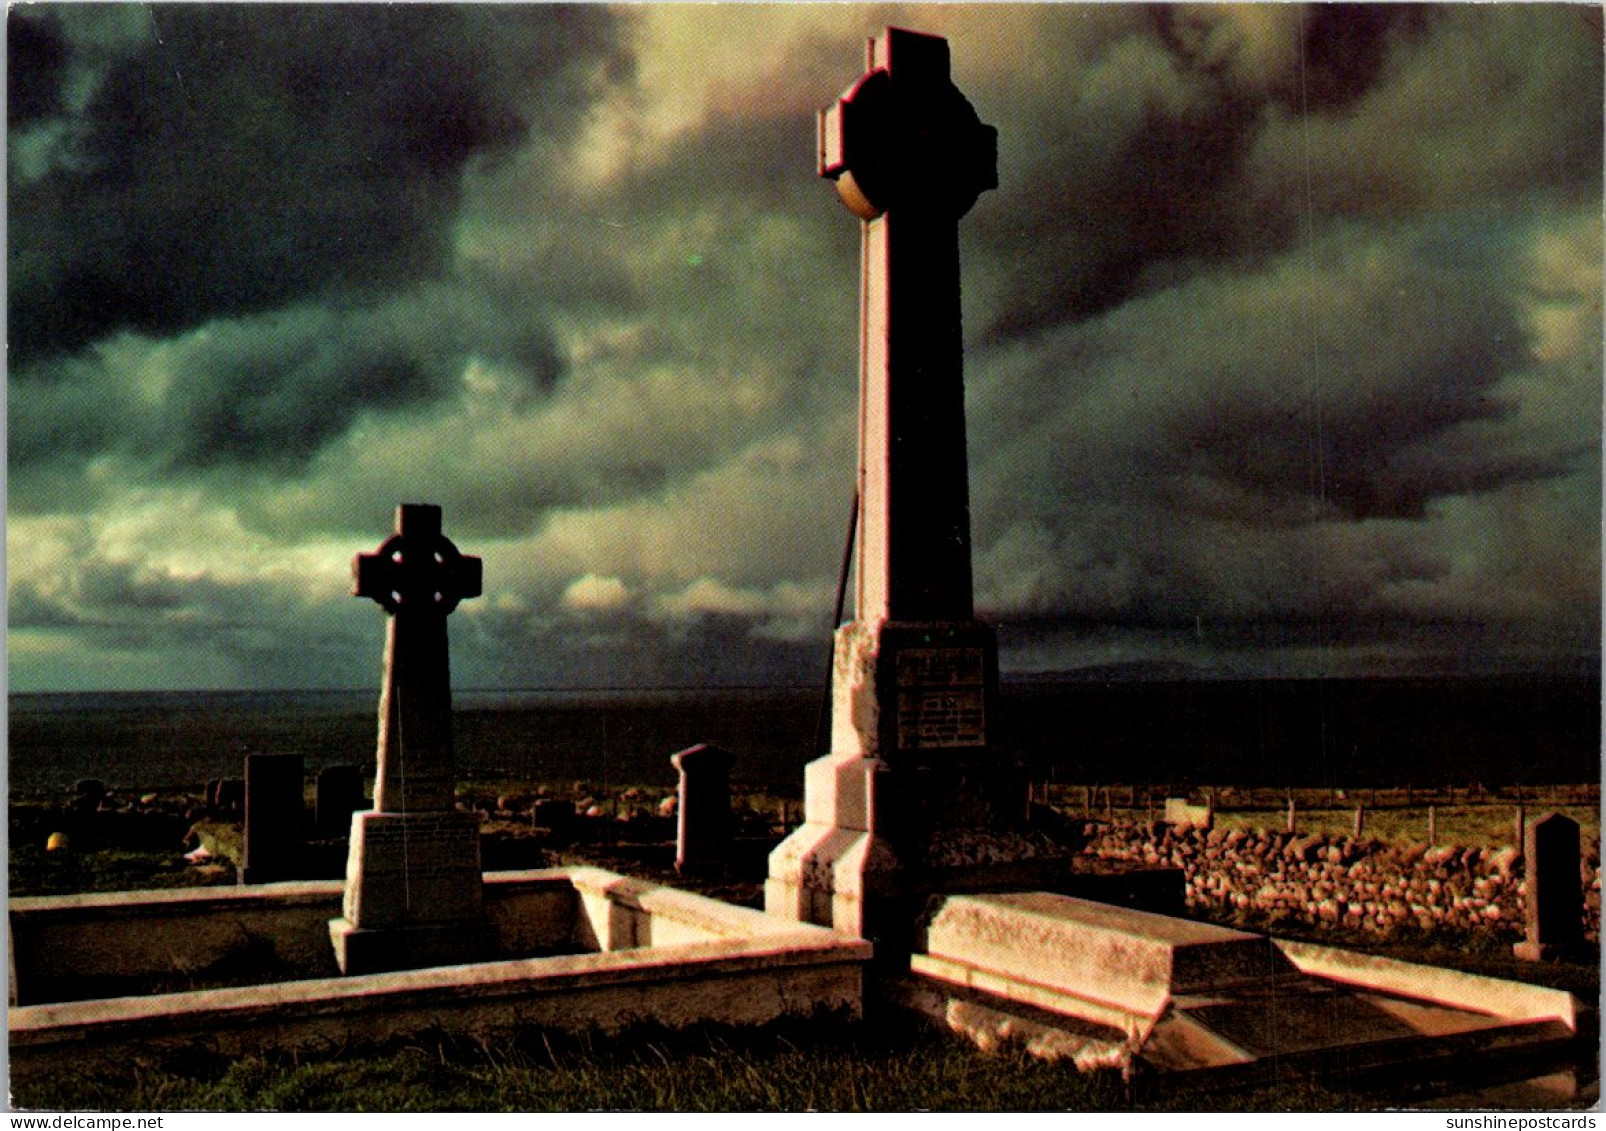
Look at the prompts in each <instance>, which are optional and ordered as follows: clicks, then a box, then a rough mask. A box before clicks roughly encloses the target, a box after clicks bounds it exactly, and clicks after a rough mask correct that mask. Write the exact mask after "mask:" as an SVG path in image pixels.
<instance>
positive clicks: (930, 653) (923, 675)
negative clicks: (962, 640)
mask: <svg viewBox="0 0 1606 1131" xmlns="http://www.w3.org/2000/svg"><path fill="white" fill-rule="evenodd" d="M984 655H985V654H984V652H983V650H982V649H980V648H907V649H904V650H903V651H901V652H899V653H898V657H897V684H898V748H899V749H900V750H920V749H929V748H933V747H946V746H985V745H986V744H987V717H986V715H987V711H986V702H987V698H986V663H985V659H984Z"/></svg>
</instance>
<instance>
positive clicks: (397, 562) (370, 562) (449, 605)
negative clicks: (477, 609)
mask: <svg viewBox="0 0 1606 1131" xmlns="http://www.w3.org/2000/svg"><path fill="white" fill-rule="evenodd" d="M471 562H472V563H473V564H474V565H478V564H479V563H478V559H469V558H465V557H464V556H463V555H462V553H461V552H460V551H459V550H458V548H457V547H456V546H454V545H453V544H452V540H451V539H450V538H447V537H445V536H444V535H442V536H440V537H437V538H434V539H431V540H430V541H428V542H425V543H422V544H420V540H419V539H417V538H408V537H407V536H405V535H402V534H392V535H391V536H390V537H389V538H387V539H385V541H384V542H382V543H381V544H380V546H379V549H378V550H377V551H376V552H375V553H372V554H360V555H358V557H357V591H356V595H357V596H359V597H371V598H373V599H374V600H375V601H377V602H378V603H379V604H380V605H381V606H383V607H384V609H385V611H386V612H388V613H398V612H401V611H403V610H408V611H415V610H430V611H433V612H437V613H440V614H441V615H442V616H444V615H446V614H447V613H449V612H451V611H452V610H453V609H455V608H457V606H458V604H459V603H460V602H461V601H462V600H463V599H464V598H465V597H476V596H478V595H479V585H478V583H477V578H476V577H474V576H472V575H474V574H477V572H478V571H477V570H474V569H472V568H469V566H470V563H471Z"/></svg>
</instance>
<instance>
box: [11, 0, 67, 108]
mask: <svg viewBox="0 0 1606 1131" xmlns="http://www.w3.org/2000/svg"><path fill="white" fill-rule="evenodd" d="M67 51H68V48H67V41H66V38H65V36H64V34H63V32H62V30H61V24H60V22H59V21H57V20H56V18H55V17H54V16H53V15H51V14H50V13H48V12H46V13H40V14H38V15H17V16H15V17H14V18H12V19H10V20H9V21H7V24H6V125H7V127H8V128H10V129H11V130H25V129H27V128H28V127H29V126H30V125H32V124H34V123H35V122H37V121H39V120H41V119H43V118H49V117H52V116H53V115H56V114H59V113H61V111H62V107H63V104H62V89H61V87H62V81H63V79H64V78H65V76H66V70H67Z"/></svg>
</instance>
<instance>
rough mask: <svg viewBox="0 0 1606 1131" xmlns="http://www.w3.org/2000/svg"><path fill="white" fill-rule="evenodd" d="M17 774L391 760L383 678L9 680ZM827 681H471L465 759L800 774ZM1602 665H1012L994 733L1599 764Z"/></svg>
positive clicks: (1288, 751) (1279, 753) (1550, 776)
mask: <svg viewBox="0 0 1606 1131" xmlns="http://www.w3.org/2000/svg"><path fill="white" fill-rule="evenodd" d="M9 703H10V733H9V740H10V742H9V749H8V773H9V778H10V786H11V789H12V790H13V791H16V792H35V791H58V790H66V789H69V788H70V787H71V786H72V783H73V782H74V781H75V780H76V779H78V778H82V777H98V778H101V779H102V780H104V781H105V782H106V783H107V784H108V785H109V786H111V787H112V788H114V789H115V788H121V789H136V788H137V789H193V788H199V786H200V785H201V784H202V783H204V782H205V781H206V779H208V778H213V777H223V776H239V774H240V773H241V767H242V760H243V757H244V755H245V754H247V753H250V752H252V751H289V752H299V753H301V754H302V755H303V756H304V757H305V758H306V762H307V767H308V770H309V772H310V771H314V770H316V769H317V768H319V767H321V766H324V765H329V764H332V763H337V762H355V763H357V764H359V765H362V766H364V767H366V768H367V769H368V770H369V772H370V773H371V772H372V769H373V764H374V741H375V710H376V703H377V693H376V692H375V691H362V692H345V691H340V692H305V691H289V692H173V693H160V694H152V693H123V694H50V695H34V694H29V695H23V694H19V695H13V696H11V697H10V701H9ZM819 704H820V693H819V692H818V691H817V690H815V689H803V688H780V689H720V690H697V691H652V692H626V691H607V692H460V693H458V695H457V696H456V700H455V717H456V728H457V746H458V758H459V764H460V766H461V774H462V777H464V778H465V779H475V780H478V781H482V782H488V783H494V782H498V781H510V782H511V781H519V782H531V781H535V782H553V783H562V782H571V781H575V780H585V781H589V782H594V783H597V784H598V785H600V786H603V787H607V786H610V785H620V784H627V783H641V784H653V783H658V784H662V785H665V786H668V785H670V784H672V783H673V782H674V780H675V775H674V771H673V770H672V769H671V768H670V765H669V761H668V759H669V755H670V754H672V753H674V752H675V751H677V750H680V749H682V748H684V747H687V746H690V745H692V744H694V743H697V742H713V743H717V744H719V745H723V746H727V747H729V748H730V749H732V750H733V751H735V752H736V753H737V755H738V762H737V769H736V774H737V777H738V778H739V779H740V780H742V781H745V782H747V783H750V784H752V785H756V786H763V787H778V788H779V789H780V790H781V791H783V792H786V791H790V790H800V789H801V786H802V767H803V764H804V763H805V762H807V761H808V760H809V759H810V758H811V757H812V756H813V742H814V734H815V727H816V720H817V716H818V712H819ZM1600 709H1601V708H1600V683H1599V680H1523V679H1487V680H1455V681H1450V680H1328V681H1314V680H1287V681H1251V680H1243V681H1194V682H1143V681H1130V682H1108V683H1107V682H1094V681H1087V682H1082V681H1074V680H1065V681H1053V680H1044V681H1035V682H1025V681H1006V684H1005V686H1004V689H1003V692H1002V696H1001V701H1000V704H999V710H998V715H997V718H995V720H994V721H993V737H994V740H995V745H997V746H998V747H999V748H1000V749H1002V750H1007V751H1012V752H1014V753H1016V754H1018V755H1020V756H1022V757H1023V758H1024V759H1025V760H1026V761H1027V763H1028V765H1029V766H1030V767H1031V770H1032V774H1033V776H1034V777H1035V778H1037V779H1038V780H1045V779H1052V780H1057V781H1071V782H1078V781H1080V782H1086V781H1119V782H1129V783H1152V784H1157V785H1158V784H1171V785H1176V786H1181V787H1185V786H1187V785H1189V784H1205V783H1213V784H1227V783H1230V784H1237V785H1264V786H1272V787H1281V786H1307V787H1310V786H1336V787H1340V788H1351V787H1365V786H1372V787H1387V786H1403V785H1407V784H1411V785H1416V786H1433V785H1439V784H1455V785H1469V784H1472V783H1479V784H1482V785H1484V786H1487V787H1489V788H1495V787H1499V786H1510V785H1541V784H1547V783H1565V782H1574V783H1576V782H1594V781H1598V780H1599V778H1600Z"/></svg>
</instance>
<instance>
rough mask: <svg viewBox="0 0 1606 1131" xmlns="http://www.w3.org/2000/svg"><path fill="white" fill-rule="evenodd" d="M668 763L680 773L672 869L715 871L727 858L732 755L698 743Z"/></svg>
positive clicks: (729, 833) (729, 834)
mask: <svg viewBox="0 0 1606 1131" xmlns="http://www.w3.org/2000/svg"><path fill="white" fill-rule="evenodd" d="M669 761H670V764H671V765H673V766H674V767H675V769H676V770H678V771H679V772H680V788H679V791H678V792H677V793H676V795H675V800H676V809H677V811H678V817H677V819H678V824H677V826H676V837H675V870H676V871H678V872H694V871H700V870H708V871H716V870H718V869H720V868H722V867H724V866H725V864H726V863H727V861H728V860H729V859H730V848H731V766H732V764H733V763H734V762H735V761H736V756H735V755H734V754H732V753H731V752H730V751H729V750H723V749H721V748H720V747H718V746H709V745H708V744H706V743H700V744H699V745H697V746H693V747H691V748H690V749H687V750H682V751H680V753H678V754H673V755H671V756H670V758H669Z"/></svg>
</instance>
